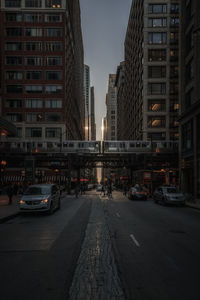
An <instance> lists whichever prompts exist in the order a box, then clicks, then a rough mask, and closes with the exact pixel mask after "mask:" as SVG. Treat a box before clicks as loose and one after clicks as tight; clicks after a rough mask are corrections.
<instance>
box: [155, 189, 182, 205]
mask: <svg viewBox="0 0 200 300" xmlns="http://www.w3.org/2000/svg"><path fill="white" fill-rule="evenodd" d="M153 199H154V202H155V203H161V204H163V205H166V204H176V205H177V204H178V205H185V196H184V195H183V193H181V192H179V191H178V190H177V188H176V187H174V186H160V187H158V188H157V189H156V190H155V191H154V193H153Z"/></svg>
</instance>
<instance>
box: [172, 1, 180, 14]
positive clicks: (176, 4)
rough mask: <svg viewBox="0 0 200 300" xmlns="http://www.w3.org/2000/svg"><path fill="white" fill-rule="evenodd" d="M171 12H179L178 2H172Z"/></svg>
mask: <svg viewBox="0 0 200 300" xmlns="http://www.w3.org/2000/svg"><path fill="white" fill-rule="evenodd" d="M171 13H172V14H178V13H179V4H178V3H172V4H171Z"/></svg>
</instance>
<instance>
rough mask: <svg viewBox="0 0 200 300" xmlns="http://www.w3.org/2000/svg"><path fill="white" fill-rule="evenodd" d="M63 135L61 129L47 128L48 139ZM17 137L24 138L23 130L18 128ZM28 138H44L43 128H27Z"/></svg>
mask: <svg viewBox="0 0 200 300" xmlns="http://www.w3.org/2000/svg"><path fill="white" fill-rule="evenodd" d="M60 134H61V128H45V137H46V138H59V137H60ZM17 136H18V137H22V128H21V127H18V128H17ZM25 136H26V137H42V128H37V127H36V128H33V127H27V128H26V129H25Z"/></svg>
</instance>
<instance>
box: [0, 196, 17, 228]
mask: <svg viewBox="0 0 200 300" xmlns="http://www.w3.org/2000/svg"><path fill="white" fill-rule="evenodd" d="M19 198H20V195H17V196H13V199H12V204H11V205H9V204H8V197H7V195H0V223H3V222H5V221H6V220H9V219H11V218H13V217H15V216H16V215H17V214H18V213H19V208H18V206H17V201H18V200H19Z"/></svg>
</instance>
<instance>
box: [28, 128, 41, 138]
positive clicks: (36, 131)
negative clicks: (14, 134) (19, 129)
mask: <svg viewBox="0 0 200 300" xmlns="http://www.w3.org/2000/svg"><path fill="white" fill-rule="evenodd" d="M26 137H42V128H39V127H38V128H37V127H36V128H30V127H28V128H26Z"/></svg>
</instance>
